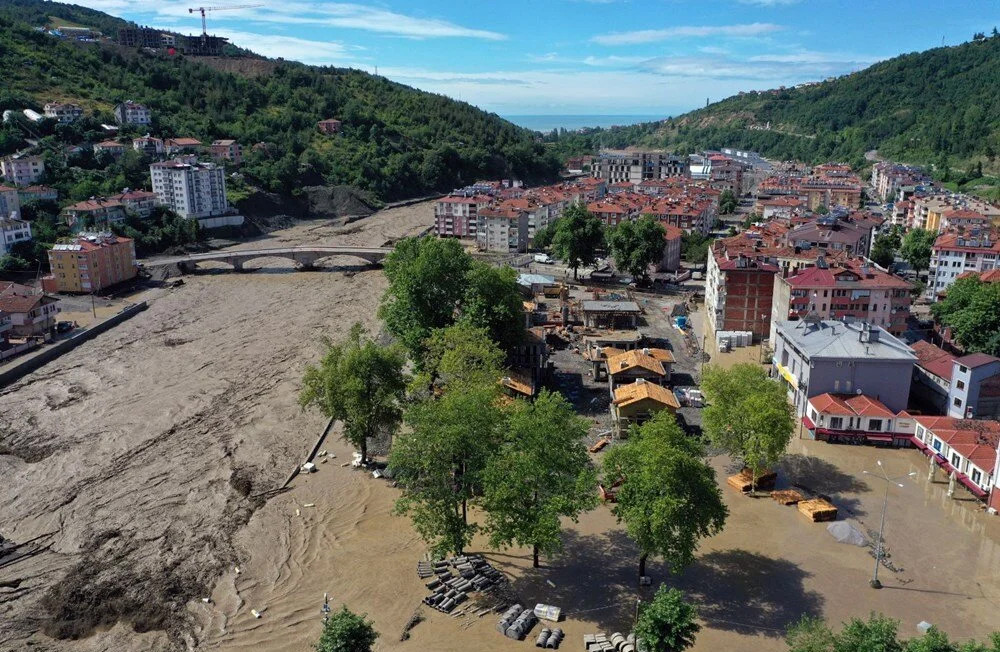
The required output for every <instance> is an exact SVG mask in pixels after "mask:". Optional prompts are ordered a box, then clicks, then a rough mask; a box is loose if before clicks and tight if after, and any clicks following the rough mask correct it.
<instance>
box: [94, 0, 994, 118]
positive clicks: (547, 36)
mask: <svg viewBox="0 0 1000 652" xmlns="http://www.w3.org/2000/svg"><path fill="white" fill-rule="evenodd" d="M258 1H259V0H258ZM76 2H77V3H78V4H81V5H85V6H89V7H93V8H95V9H100V10H102V11H106V12H108V13H111V14H114V15H117V16H121V17H124V18H127V19H130V20H134V21H136V22H138V23H142V24H148V25H152V26H156V27H161V28H166V29H171V30H174V31H179V32H182V33H198V32H200V31H201V24H200V19H199V17H198V16H197V15H190V14H189V13H188V11H187V7H189V6H195V3H194V2H193V1H191V0H188V1H185V2H180V1H178V0H76ZM211 4H213V5H220V6H231V5H242V4H255V0H232V1H231V2H226V1H225V0H212V2H211ZM263 4H264V6H261V7H255V8H246V9H233V10H228V11H218V12H212V13H210V14H209V17H208V26H209V32H210V33H215V34H219V35H221V36H226V37H229V38H230V39H231V40H232V41H233V42H234V43H236V44H237V45H241V46H245V47H248V48H250V49H252V50H254V51H256V52H259V53H261V54H264V55H267V56H271V57H279V56H281V57H285V58H287V59H295V60H299V61H304V62H306V63H313V64H330V65H337V66H346V67H353V68H359V69H362V70H367V71H369V72H373V71H375V69H376V67H377V69H378V73H379V74H381V75H385V76H386V77H389V78H391V79H394V80H396V81H400V82H402V83H405V84H409V85H412V86H416V87H418V88H422V89H425V90H429V91H433V92H438V93H444V94H446V95H449V96H451V97H455V98H459V99H462V100H465V101H467V102H471V103H473V104H476V105H478V106H480V107H482V108H484V109H486V110H489V111H495V112H497V113H501V114H506V115H512V114H514V115H516V114H655V115H663V116H668V115H676V114H678V113H681V112H683V111H686V110H689V109H692V108H696V107H698V106H702V105H704V103H705V99H706V98H711V99H712V100H713V101H714V100H718V99H721V98H723V97H726V96H728V95H732V94H734V93H736V92H737V91H740V90H751V89H766V88H775V87H777V86H780V85H792V84H796V83H800V82H804V81H812V80H820V79H824V78H826V77H829V76H832V75H839V74H843V73H848V72H851V71H854V70H858V69H861V68H864V67H866V66H868V65H870V64H872V63H874V62H876V61H879V60H881V59H886V58H889V57H892V56H895V55H897V54H900V53H903V52H913V51H916V50H923V49H927V48H930V47H935V46H938V45H940V44H941V42H942V38H943V39H944V42H945V43H946V44H951V45H954V44H957V43H960V42H962V41H965V40H968V39H969V38H970V37H971V36H972V34H973V32H976V31H989V30H990V29H992V27H993V25H994V24H1000V5H998V4H997V3H995V2H993V1H992V0H990V1H986V0H978V1H966V0H944V1H940V0H938V1H935V0H910V1H903V0H851V1H847V0H700V1H696V0H505V1H503V2H501V1H499V0H422V1H419V2H418V1H415V0H411V1H404V0H382V1H381V2H378V1H376V2H371V3H366V4H361V3H357V4H355V3H343V2H325V1H320V0H289V1H287V2H275V1H274V0H270V1H267V0H264V3H263Z"/></svg>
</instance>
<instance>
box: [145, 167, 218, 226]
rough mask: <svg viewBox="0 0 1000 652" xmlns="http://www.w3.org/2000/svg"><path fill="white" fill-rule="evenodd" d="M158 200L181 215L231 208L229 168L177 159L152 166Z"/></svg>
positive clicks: (188, 215)
mask: <svg viewBox="0 0 1000 652" xmlns="http://www.w3.org/2000/svg"><path fill="white" fill-rule="evenodd" d="M149 173H150V176H151V177H152V180H153V192H154V193H156V197H157V203H159V204H160V205H162V206H166V207H167V208H169V209H170V210H172V211H173V212H175V213H177V214H178V215H180V216H181V217H188V218H191V217H194V218H199V217H211V216H215V215H225V214H226V213H227V212H228V211H229V202H228V201H227V200H226V171H225V169H224V168H222V167H220V166H218V165H215V164H214V163H199V162H197V161H185V160H173V161H164V162H162V163H153V164H152V165H150V166H149Z"/></svg>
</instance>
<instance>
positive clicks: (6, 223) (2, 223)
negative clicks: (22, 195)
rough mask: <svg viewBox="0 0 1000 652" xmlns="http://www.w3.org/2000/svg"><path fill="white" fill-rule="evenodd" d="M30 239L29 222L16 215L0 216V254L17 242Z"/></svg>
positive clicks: (4, 253) (8, 250)
mask: <svg viewBox="0 0 1000 652" xmlns="http://www.w3.org/2000/svg"><path fill="white" fill-rule="evenodd" d="M30 241H31V223H29V222H27V221H25V220H22V219H18V218H16V217H2V218H0V256H4V255H6V254H8V253H10V250H11V248H12V247H13V246H14V245H16V244H17V243H19V242H30Z"/></svg>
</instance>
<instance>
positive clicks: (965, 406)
mask: <svg viewBox="0 0 1000 652" xmlns="http://www.w3.org/2000/svg"><path fill="white" fill-rule="evenodd" d="M952 365H953V366H952V372H951V386H950V387H949V389H948V416H950V417H956V418H965V419H986V418H994V419H995V418H997V417H998V416H1000V358H997V357H995V356H992V355H987V354H986V353H972V354H970V355H966V356H963V357H961V358H956V359H955V360H954V361H953V363H952Z"/></svg>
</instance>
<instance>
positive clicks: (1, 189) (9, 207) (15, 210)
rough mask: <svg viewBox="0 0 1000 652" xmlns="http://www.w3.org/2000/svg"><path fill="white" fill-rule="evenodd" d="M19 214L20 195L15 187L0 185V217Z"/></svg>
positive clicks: (17, 215)
mask: <svg viewBox="0 0 1000 652" xmlns="http://www.w3.org/2000/svg"><path fill="white" fill-rule="evenodd" d="M11 215H13V216H14V217H19V216H20V215H21V196H20V195H19V194H18V192H17V188H11V187H10V186H4V185H0V218H8V217H10V216H11Z"/></svg>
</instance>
